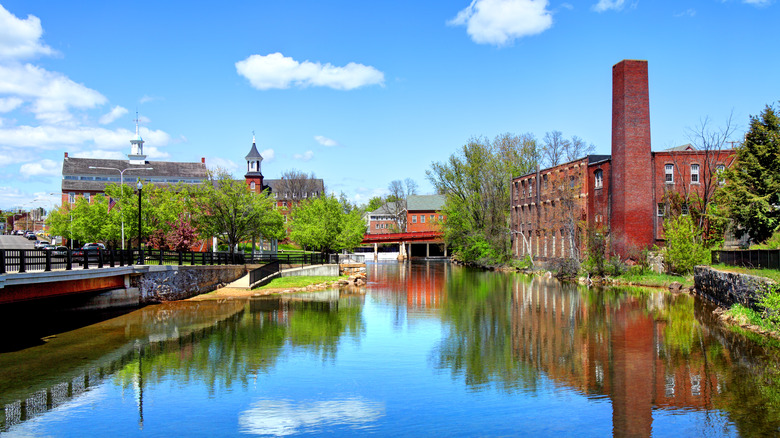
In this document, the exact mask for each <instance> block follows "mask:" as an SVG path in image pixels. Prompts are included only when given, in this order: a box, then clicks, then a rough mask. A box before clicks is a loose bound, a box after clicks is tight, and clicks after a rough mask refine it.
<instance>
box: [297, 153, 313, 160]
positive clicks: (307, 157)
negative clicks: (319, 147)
mask: <svg viewBox="0 0 780 438" xmlns="http://www.w3.org/2000/svg"><path fill="white" fill-rule="evenodd" d="M312 158H314V152H312V151H306V152H304V153H302V154H295V155H293V159H296V160H300V161H309V160H311V159H312Z"/></svg>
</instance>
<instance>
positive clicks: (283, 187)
mask: <svg viewBox="0 0 780 438" xmlns="http://www.w3.org/2000/svg"><path fill="white" fill-rule="evenodd" d="M276 191H277V192H278V193H279V196H281V197H283V198H285V199H295V200H301V199H306V198H308V197H311V196H321V195H324V193H321V191H322V186H321V184H320V183H319V180H318V179H317V177H316V176H315V175H314V172H312V173H310V174H308V175H307V174H306V173H304V172H302V171H300V170H297V169H290V170H286V171H284V172H282V178H281V179H280V180H279V183H278V186H277V188H276Z"/></svg>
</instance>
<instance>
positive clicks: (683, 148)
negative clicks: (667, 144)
mask: <svg viewBox="0 0 780 438" xmlns="http://www.w3.org/2000/svg"><path fill="white" fill-rule="evenodd" d="M695 150H696V148H695V147H694V146H693V145H692V144H690V143H688V144H684V145H682V146H675V147H673V148H669V149H664V152H679V151H695Z"/></svg>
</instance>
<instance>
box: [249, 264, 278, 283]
mask: <svg viewBox="0 0 780 438" xmlns="http://www.w3.org/2000/svg"><path fill="white" fill-rule="evenodd" d="M280 271H281V268H280V267H279V261H278V260H277V261H273V262H270V263H266V264H265V265H263V266H261V267H259V268H257V269H253V270H251V271H249V285H250V286H252V287H260V286H265V285H266V284H268V283H269V282H270V281H271V280H272V279H273V276H274V275H276V274H278V273H279V272H280ZM261 280H263V281H261Z"/></svg>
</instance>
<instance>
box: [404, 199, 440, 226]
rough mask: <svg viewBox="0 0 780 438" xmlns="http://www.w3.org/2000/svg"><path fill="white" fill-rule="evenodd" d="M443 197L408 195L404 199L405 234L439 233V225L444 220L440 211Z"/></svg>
mask: <svg viewBox="0 0 780 438" xmlns="http://www.w3.org/2000/svg"><path fill="white" fill-rule="evenodd" d="M446 200H447V199H446V197H445V196H444V195H409V197H407V199H406V232H408V233H417V232H424V231H441V230H440V229H439V224H440V223H441V222H442V221H443V220H445V219H446V217H445V215H444V214H442V212H441V209H442V208H444V203H445V202H446Z"/></svg>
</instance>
